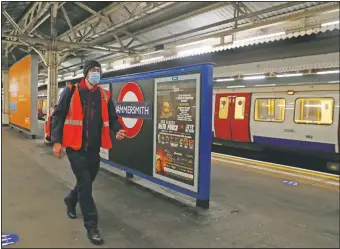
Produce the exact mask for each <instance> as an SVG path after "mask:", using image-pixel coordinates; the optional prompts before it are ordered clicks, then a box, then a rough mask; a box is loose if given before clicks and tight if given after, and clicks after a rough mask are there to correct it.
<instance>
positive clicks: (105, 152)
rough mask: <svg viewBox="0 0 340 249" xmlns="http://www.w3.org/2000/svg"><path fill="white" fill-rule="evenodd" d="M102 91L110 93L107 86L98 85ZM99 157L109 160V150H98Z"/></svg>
mask: <svg viewBox="0 0 340 249" xmlns="http://www.w3.org/2000/svg"><path fill="white" fill-rule="evenodd" d="M100 86H101V87H102V88H103V89H105V90H108V91H110V85H109V84H105V85H104V84H103V85H100ZM99 154H100V157H101V158H103V159H106V160H109V150H108V149H104V148H100V152H99Z"/></svg>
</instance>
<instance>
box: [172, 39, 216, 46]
mask: <svg viewBox="0 0 340 249" xmlns="http://www.w3.org/2000/svg"><path fill="white" fill-rule="evenodd" d="M210 40H212V39H211V38H210V39H205V40H200V41H194V42H189V43H186V44H182V45H178V46H176V47H177V48H183V47H188V46H191V45H195V44H200V43H203V42H207V41H210Z"/></svg>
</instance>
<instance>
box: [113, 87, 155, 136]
mask: <svg viewBox="0 0 340 249" xmlns="http://www.w3.org/2000/svg"><path fill="white" fill-rule="evenodd" d="M151 108H152V106H151V105H149V104H146V103H145V102H144V96H143V92H142V90H141V89H140V87H139V86H138V85H137V84H136V83H134V82H129V83H126V84H125V85H124V86H123V87H122V89H121V91H120V93H119V96H118V102H117V104H116V112H117V115H118V119H119V121H120V123H121V125H122V126H123V128H124V130H126V136H127V137H129V138H133V137H135V136H137V135H138V133H139V132H140V130H141V129H142V126H143V119H148V118H152V111H151Z"/></svg>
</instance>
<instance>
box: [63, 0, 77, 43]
mask: <svg viewBox="0 0 340 249" xmlns="http://www.w3.org/2000/svg"><path fill="white" fill-rule="evenodd" d="M61 11H62V12H63V14H64V17H65V20H66V22H67V25H68V26H69V28H70V30H71V31H72V33H73V36H74V39H75V40H76V41H77V40H78V37H77V33H76V31H75V30H74V28H73V26H72V23H71V20H70V18H69V17H68V15H67V12H66V10H65V8H64V6H62V7H61Z"/></svg>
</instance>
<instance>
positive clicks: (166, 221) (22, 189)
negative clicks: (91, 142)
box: [2, 128, 339, 248]
mask: <svg viewBox="0 0 340 249" xmlns="http://www.w3.org/2000/svg"><path fill="white" fill-rule="evenodd" d="M212 183H213V184H212V189H211V195H212V200H211V209H210V210H209V211H208V212H203V211H199V212H196V211H195V210H194V209H192V208H186V207H185V206H181V205H178V204H177V203H176V202H171V201H169V200H166V199H164V198H161V197H159V196H157V195H155V194H152V193H150V192H148V191H145V190H142V189H140V188H138V187H136V186H135V185H130V184H126V183H125V182H124V181H123V180H122V179H120V178H119V177H114V176H113V175H112V174H109V173H107V172H106V171H104V170H101V171H100V172H99V175H98V177H97V179H96V182H95V184H94V198H95V200H96V203H97V208H98V211H99V214H100V230H101V231H102V234H103V236H104V238H105V245H104V246H102V247H111V248H112V247H116V248H118V247H120V248H122V247H124V248H125V247H130V248H131V247H140V248H150V247H151V248H155V247H158V248H159V247H187V248H188V247H191V248H192V247H201V248H207V247H208V248H209V247H223V248H226V247H238V248H240V247H251V248H254V247H255V248H259V247H271V248H273V247H280V248H282V247H290V248H292V247H294V248H296V247H304V248H306V247H308V248H321V247H323V248H339V192H338V191H334V190H330V189H323V188H319V187H316V186H312V185H308V184H303V183H301V184H299V185H298V186H291V185H285V184H283V183H282V179H280V178H277V177H272V176H270V175H262V174H258V173H256V172H250V171H245V170H243V169H242V168H240V167H239V168H237V167H230V166H228V165H225V164H222V163H219V164H216V165H213V167H212ZM73 184H74V177H73V175H72V173H71V171H70V169H69V166H68V164H67V160H66V159H65V158H64V159H56V158H54V157H53V156H52V153H51V148H49V147H46V146H44V145H43V143H42V141H41V140H30V139H27V138H25V137H24V136H22V134H19V133H18V132H15V131H13V130H10V129H9V128H2V232H3V233H15V234H17V235H18V236H19V237H20V240H19V242H17V243H16V244H13V245H11V246H10V247H13V248H14V247H25V248H27V247H31V248H32V247H35V248H41V247H45V248H46V247H54V248H55V247H94V246H92V245H91V244H90V243H89V242H88V240H87V238H86V234H85V230H84V228H83V224H82V220H81V217H79V218H78V219H77V220H69V219H67V218H66V215H65V208H64V205H63V197H64V195H65V194H66V193H67V192H68V191H69V189H70V188H71V187H72V186H73ZM78 213H79V208H78Z"/></svg>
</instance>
